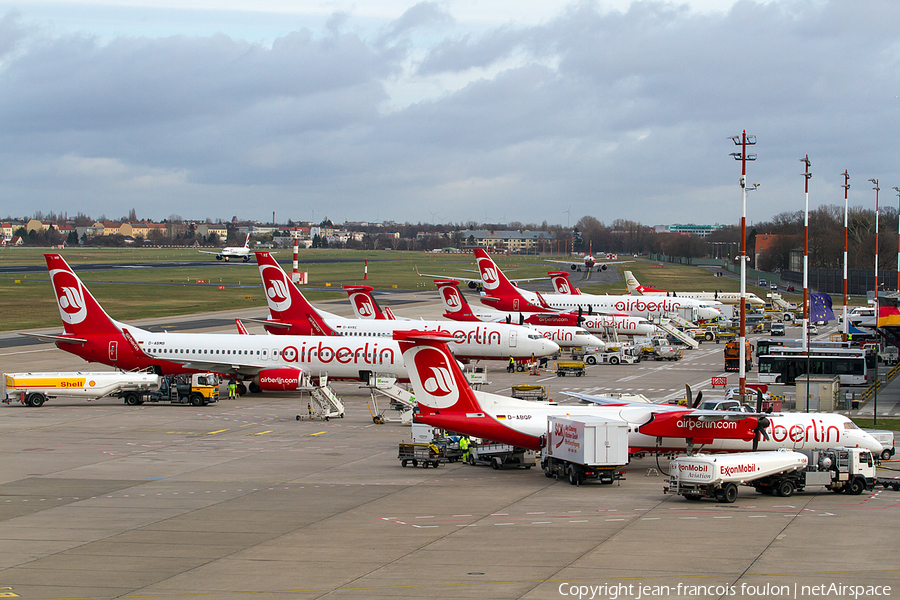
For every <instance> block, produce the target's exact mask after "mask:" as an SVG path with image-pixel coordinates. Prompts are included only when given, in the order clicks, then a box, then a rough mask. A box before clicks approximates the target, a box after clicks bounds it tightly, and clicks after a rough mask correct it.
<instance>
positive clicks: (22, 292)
mask: <svg viewBox="0 0 900 600" xmlns="http://www.w3.org/2000/svg"><path fill="white" fill-rule="evenodd" d="M46 252H57V251H55V250H47V249H45V248H2V249H0V302H2V306H3V307H4V316H5V318H4V319H3V321H2V323H0V330H3V331H10V330H20V329H29V328H36V327H53V326H56V325H59V324H60V322H59V313H58V311H57V309H56V302H55V299H54V297H53V291H52V290H51V289H50V285H49V275H48V274H47V272H46V270H43V269H42V270H40V271H38V272H36V273H29V274H28V275H27V276H25V275H9V274H5V273H4V271H6V270H7V268H8V267H13V266H29V265H39V266H40V267H42V268H43V267H45V265H46V263H45V262H44V257H43V254H44V253H46ZM59 252H60V253H61V254H62V255H63V257H64V258H65V259H66V261H67V262H69V264H71V265H72V266H75V267H77V266H79V265H88V264H121V265H123V267H122V268H121V269H114V270H93V271H91V270H79V271H78V275H79V277H81V279H82V280H83V281H84V282H85V284H86V285H87V286H88V288H89V289H90V290H91V293H93V294H94V296H95V297H96V298H97V299H98V300H99V301H100V303H101V305H103V307H104V308H105V309H106V311H107V312H108V313H109V314H110V315H111V316H113V317H114V318H116V319H119V320H123V321H127V320H129V319H139V318H145V317H164V316H170V315H171V316H174V315H184V314H191V313H196V312H203V311H220V310H232V309H239V308H240V309H243V308H248V307H261V308H262V307H265V304H266V303H265V296H264V295H263V291H262V287H261V283H260V279H259V271H258V270H257V268H256V264H255V261H252V260H251V262H250V263H246V264H245V263H242V262H229V263H228V264H222V263H218V264H217V262H216V260H215V258H214V257H213V256H211V255H203V254H200V253H198V252H197V250H195V249H174V248H161V249H143V248H115V249H105V248H104V249H95V248H73V249H65V250H62V251H59ZM276 257H277V258H278V260H279V262H280V263H281V264H282V267H283V268H284V269H285V270H286V271H288V272H290V270H291V251H290V250H282V251H279V252H278V253H277V254H276ZM550 258H552V259H555V260H567V259H566V257H562V256H556V257H549V256H542V257H540V258H538V257H534V256H509V257H503V256H499V257H495V260H496V261H497V264H498V265H499V266H500V267H501V268H502V269H503V271H504V272H505V273H507V274H508V275H509V276H510V278H511V279H515V278H522V279H526V278H533V277H543V276H546V274H547V271H550V270H568V269H567V268H566V266H565V265H561V264H555V263H552V262H547V259H550ZM366 259H368V262H369V264H368V278H367V279H365V280H364V279H363V270H364V261H365V260H366ZM622 260H631V259H622ZM300 261H301V264H300V270H301V271H306V272H308V273H309V284H308V285H307V286H304V287H303V289H304V293H305V294H306V295H307V296H308V297H309V298H310V299H311V300H317V299H326V298H340V297H343V296H344V295H345V294H344V292H343V291H342V286H344V285H360V284H365V285H371V286H372V287H374V288H375V289H376V290H385V291H391V290H397V291H414V290H433V289H435V287H434V284H433V282H432V278H430V277H420V276H418V275H417V274H416V269H417V268H418V270H419V271H420V272H421V273H428V274H433V275H436V276H441V277H451V278H460V277H463V278H477V277H478V274H477V267H476V265H475V261H474V259H473V257H472V255H471V254H431V253H423V252H396V251H385V250H382V251H359V250H329V249H317V250H302V251H301V252H300ZM176 262H179V263H180V262H187V263H188V264H185V265H178V266H177V267H172V268H165V267H159V268H143V269H135V268H131V267H129V266H128V265H133V264H134V263H176ZM610 268H618V269H619V270H620V271H623V270H626V269H627V270H631V271H633V272H634V274H635V276H636V277H637V278H638V280H639V281H640V282H641V283H643V284H644V285H649V286H653V287H657V288H662V289H672V290H676V291H683V290H690V291H699V290H705V291H714V290H720V291H729V292H737V291H739V290H740V285H739V282H738V281H737V280H735V279H731V278H727V277H714V276H713V274H712V272H710V271H709V270H708V269H704V268H698V267H690V266H682V265H671V264H665V265H662V264H660V263H656V262H652V261H647V260H642V259H633V262H628V263H620V264H616V265H610ZM579 278H580V274H577V275H576V276H575V277H573V278H572V279H573V282H576V284H577V285H578V286H579V287H581V289H582V290H583V291H584V292H587V293H600V294H606V293H609V294H621V293H625V292H626V289H625V283H624V280H620V281H619V282H618V283H613V284H606V285H590V284H581V283H578V282H577V280H578V279H579ZM201 282H202V283H201ZM220 286H221V287H220ZM524 287H528V285H527V284H526V285H525V286H524ZM332 289H333V290H334V291H331V290H332ZM747 290H748V292H755V293H757V294H758V295H759V294H763V293H764V290H762V289H761V288H758V287H756V286H748V288H747ZM798 298H799V296H796V297H795V298H792V300H796V299H798ZM435 300H436V301H437V295H435ZM388 305H389V304H388Z"/></svg>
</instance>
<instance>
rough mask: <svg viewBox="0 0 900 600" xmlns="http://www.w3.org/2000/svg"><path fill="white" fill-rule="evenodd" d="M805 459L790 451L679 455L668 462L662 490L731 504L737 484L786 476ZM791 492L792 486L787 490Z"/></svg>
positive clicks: (804, 465)
mask: <svg viewBox="0 0 900 600" xmlns="http://www.w3.org/2000/svg"><path fill="white" fill-rule="evenodd" d="M808 462H809V458H808V457H807V456H806V454H802V453H800V452H791V451H789V450H776V451H772V452H739V453H735V454H715V455H714V454H694V455H691V456H679V457H677V458H676V459H675V460H673V461H672V462H671V463H669V481H668V483H667V484H666V485H665V486H664V487H663V492H664V493H666V494H681V495H682V496H684V497H685V498H687V499H688V500H699V499H700V498H715V499H716V500H718V501H719V502H722V503H731V502H734V501H735V500H737V497H738V486H739V485H755V484H756V482H759V481H760V480H762V479H763V478H767V477H768V478H771V477H773V476H774V477H778V476H781V477H785V476H787V475H788V474H790V473H795V472H798V471H803V470H804V469H806V466H807V464H808ZM793 492H794V487H793V485H791V489H790V493H791V494H792V493H793ZM788 495H790V494H788Z"/></svg>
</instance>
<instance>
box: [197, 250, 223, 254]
mask: <svg viewBox="0 0 900 600" xmlns="http://www.w3.org/2000/svg"><path fill="white" fill-rule="evenodd" d="M197 252H199V253H200V254H216V255H218V254H221V252H210V251H209V250H197Z"/></svg>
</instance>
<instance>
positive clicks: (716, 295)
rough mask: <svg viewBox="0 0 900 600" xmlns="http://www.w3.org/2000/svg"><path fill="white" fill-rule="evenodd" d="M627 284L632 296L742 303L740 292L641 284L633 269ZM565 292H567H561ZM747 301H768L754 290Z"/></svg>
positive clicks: (760, 303)
mask: <svg viewBox="0 0 900 600" xmlns="http://www.w3.org/2000/svg"><path fill="white" fill-rule="evenodd" d="M624 275H625V285H627V286H628V293H629V294H631V295H632V296H676V295H677V297H678V298H693V299H694V300H704V301H710V300H712V301H716V302H721V303H722V304H734V305H735V306H740V305H741V294H740V293H739V292H673V291H666V290H658V289H656V288H652V287H647V286H644V285H641V284H640V283H639V282H638V280H637V277H635V276H634V274H633V273H632V272H631V271H624ZM554 287H556V288H557V290H559V286H557V285H556V283H555V282H554ZM560 293H565V292H560ZM744 297H745V298H746V300H747V303H748V304H750V305H752V306H765V305H766V303H765V302H763V301H762V299H761V298H760V297H759V296H757V295H756V294H754V293H752V292H747V293H746V294H745V296H744Z"/></svg>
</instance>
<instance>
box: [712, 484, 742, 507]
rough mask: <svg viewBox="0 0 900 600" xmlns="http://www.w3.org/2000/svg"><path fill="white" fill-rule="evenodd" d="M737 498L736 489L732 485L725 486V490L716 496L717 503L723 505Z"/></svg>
mask: <svg viewBox="0 0 900 600" xmlns="http://www.w3.org/2000/svg"><path fill="white" fill-rule="evenodd" d="M737 497H738V488H737V486H736V485H734V484H733V483H727V484H725V489H723V490H722V493H721V494H719V495H718V496H716V498H717V499H718V501H719V502H721V503H723V504H731V503H732V502H734V501H735V500H737Z"/></svg>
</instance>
